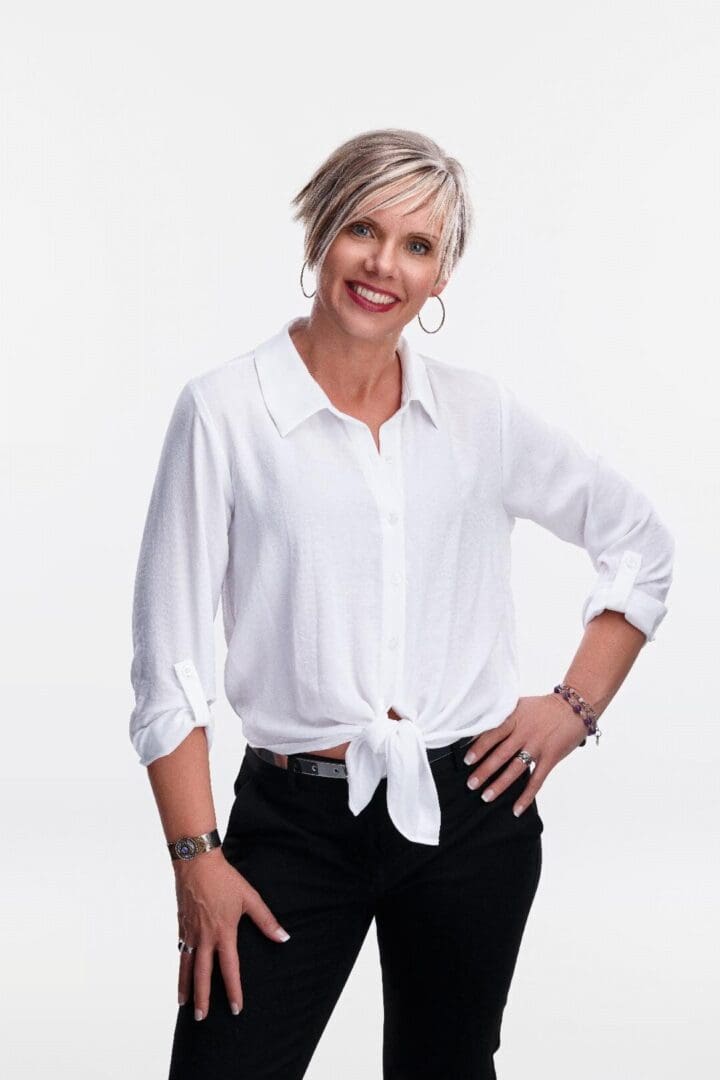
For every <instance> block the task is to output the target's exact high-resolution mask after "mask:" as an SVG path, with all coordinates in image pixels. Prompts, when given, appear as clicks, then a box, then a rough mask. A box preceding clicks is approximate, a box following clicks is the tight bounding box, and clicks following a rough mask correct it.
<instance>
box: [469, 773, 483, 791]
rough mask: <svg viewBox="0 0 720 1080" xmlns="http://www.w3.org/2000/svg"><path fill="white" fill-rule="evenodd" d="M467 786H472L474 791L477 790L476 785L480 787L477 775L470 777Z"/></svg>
mask: <svg viewBox="0 0 720 1080" xmlns="http://www.w3.org/2000/svg"><path fill="white" fill-rule="evenodd" d="M467 786H468V787H469V788H472V789H473V791H474V790H475V788H476V787H480V781H479V780H478V778H477V776H471V777H470V779H469V780H468V782H467Z"/></svg>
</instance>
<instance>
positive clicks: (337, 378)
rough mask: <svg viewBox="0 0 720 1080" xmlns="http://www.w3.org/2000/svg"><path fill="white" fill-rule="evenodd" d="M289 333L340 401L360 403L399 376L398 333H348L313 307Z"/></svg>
mask: <svg viewBox="0 0 720 1080" xmlns="http://www.w3.org/2000/svg"><path fill="white" fill-rule="evenodd" d="M290 337H291V338H292V342H293V344H294V346H295V348H296V349H297V351H298V353H299V354H300V356H301V357H302V359H303V361H304V363H305V365H306V366H307V368H308V371H309V372H310V374H311V375H312V376H313V378H315V379H316V380H317V381H318V382H319V383H320V384H321V385H322V386H324V387H326V388H330V389H331V390H332V392H333V393H335V394H336V396H337V397H338V398H340V399H342V400H343V401H348V402H356V403H358V404H362V403H363V402H365V401H368V400H370V399H372V398H374V397H376V396H377V395H378V393H381V392H382V391H383V390H384V389H386V388H388V387H390V386H393V387H394V386H395V385H396V384H397V383H398V381H399V380H400V378H401V368H400V360H399V356H398V352H397V348H398V342H397V337H392V338H385V339H380V340H378V341H368V340H365V339H363V338H358V337H356V336H354V335H352V334H348V333H347V332H346V331H345V330H344V329H343V328H342V327H341V326H338V325H337V323H334V322H332V321H331V320H329V319H328V318H327V316H326V315H325V313H324V312H323V311H322V309H316V308H313V311H312V313H311V314H310V316H309V317H308V318H305V319H298V320H296V322H295V323H294V324H293V326H292V327H291V330H290Z"/></svg>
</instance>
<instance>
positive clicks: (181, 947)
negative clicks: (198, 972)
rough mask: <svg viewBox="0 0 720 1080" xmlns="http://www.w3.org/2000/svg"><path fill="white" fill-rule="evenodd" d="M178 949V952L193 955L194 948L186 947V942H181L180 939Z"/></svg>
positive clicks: (192, 946)
mask: <svg viewBox="0 0 720 1080" xmlns="http://www.w3.org/2000/svg"><path fill="white" fill-rule="evenodd" d="M178 949H179V950H180V952H185V953H194V952H195V946H194V945H188V944H187V942H185V941H183V939H182V938H180V940H179V941H178Z"/></svg>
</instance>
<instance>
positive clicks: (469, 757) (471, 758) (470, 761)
mask: <svg viewBox="0 0 720 1080" xmlns="http://www.w3.org/2000/svg"><path fill="white" fill-rule="evenodd" d="M476 760H477V758H476V757H475V755H474V754H473V753H472V751H471V752H470V753H469V754H466V755H465V757H464V758H463V761H464V762H465V764H466V765H474V764H475V762H476Z"/></svg>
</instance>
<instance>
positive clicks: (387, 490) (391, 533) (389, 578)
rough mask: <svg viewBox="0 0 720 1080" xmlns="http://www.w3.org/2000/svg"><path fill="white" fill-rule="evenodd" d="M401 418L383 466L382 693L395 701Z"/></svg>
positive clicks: (399, 661) (399, 645)
mask: <svg viewBox="0 0 720 1080" xmlns="http://www.w3.org/2000/svg"><path fill="white" fill-rule="evenodd" d="M401 419H402V418H400V417H399V418H398V422H396V423H393V424H389V425H387V426H386V427H385V430H384V432H383V454H382V456H381V460H380V461H379V464H380V479H381V490H380V498H381V500H382V505H384V506H385V507H386V513H385V522H384V528H383V537H384V542H383V552H382V567H383V575H382V577H383V596H382V604H383V634H382V648H381V657H380V659H381V669H382V691H383V694H384V695H385V699H386V700H387V701H389V702H391V701H392V700H393V699H394V698H395V696H396V690H397V684H398V678H399V674H400V672H401V671H402V665H403V655H404V638H405V589H404V585H405V522H404V517H403V508H404V490H403V478H402V471H401V469H400V440H401Z"/></svg>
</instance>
